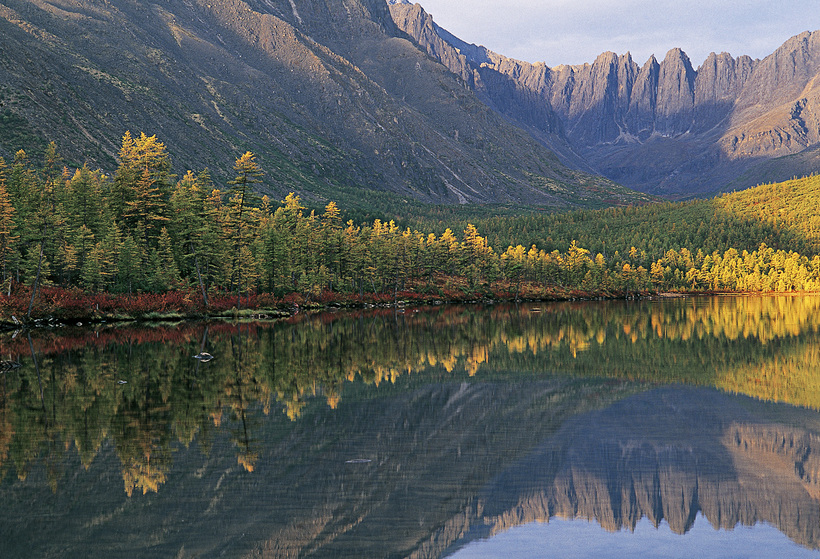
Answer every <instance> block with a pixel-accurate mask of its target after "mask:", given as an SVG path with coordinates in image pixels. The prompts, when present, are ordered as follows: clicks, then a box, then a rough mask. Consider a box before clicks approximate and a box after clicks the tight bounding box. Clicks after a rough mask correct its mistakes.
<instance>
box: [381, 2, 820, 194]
mask: <svg viewBox="0 0 820 559" xmlns="http://www.w3.org/2000/svg"><path fill="white" fill-rule="evenodd" d="M390 9H391V12H392V14H393V18H394V20H395V21H396V24H397V25H398V26H399V27H400V28H401V29H402V30H404V31H405V32H406V33H408V34H409V35H410V36H412V37H413V38H414V40H415V41H417V42H418V43H419V45H420V46H421V47H422V48H425V49H426V50H427V52H428V54H430V55H431V56H433V57H434V58H436V59H437V60H439V61H440V62H442V64H444V65H446V66H447V67H448V68H449V69H450V70H451V71H452V72H453V73H455V74H456V75H457V76H459V77H460V78H461V79H462V80H463V81H464V82H465V83H466V84H468V85H469V86H470V87H471V88H473V89H474V90H475V91H476V92H478V93H479V95H480V96H481V97H482V99H485V100H489V103H488V104H489V105H490V106H491V107H493V108H494V109H495V110H496V111H498V112H500V113H501V114H503V115H505V116H507V117H508V118H511V119H513V120H514V121H516V122H517V123H519V124H521V125H523V126H525V127H527V128H528V129H532V128H535V129H537V130H538V131H539V132H540V133H541V134H542V135H536V137H538V138H539V139H540V140H541V141H542V142H543V143H544V144H545V145H548V146H550V148H551V149H553V150H554V151H556V153H558V154H559V155H561V156H562V157H564V160H565V161H566V162H567V163H569V164H571V165H573V164H574V165H576V166H578V163H577V159H576V158H574V157H573V154H574V155H579V156H580V157H581V158H582V159H583V160H584V162H585V163H586V164H588V165H589V166H590V167H591V168H592V169H594V170H596V171H597V172H600V173H602V174H603V175H605V176H607V177H609V178H611V179H613V180H616V181H619V182H621V183H623V184H625V185H627V186H630V187H634V188H637V189H640V190H644V191H647V192H654V193H659V194H665V195H668V196H672V197H686V196H692V195H700V194H705V193H709V192H713V191H716V190H721V189H726V188H729V187H730V185H731V187H737V186H751V185H752V184H755V182H757V179H758V178H761V177H762V175H763V173H762V172H757V173H756V172H755V168H756V166H758V165H760V164H761V163H763V162H765V161H767V160H770V159H772V158H776V157H781V156H788V155H794V154H799V153H801V152H803V151H805V150H807V149H811V148H812V147H814V146H816V145H817V144H818V143H820V119H819V117H818V115H820V79H818V77H820V32H815V33H808V32H807V33H803V34H801V35H799V36H797V37H793V38H792V39H790V40H788V41H787V42H786V43H784V44H783V46H781V47H780V48H779V49H778V50H777V51H776V52H775V53H773V54H772V55H770V56H768V57H766V58H765V59H763V60H752V59H751V58H749V57H748V56H740V57H738V58H733V57H732V56H730V55H729V54H726V53H722V54H714V53H713V54H711V55H710V56H709V57H708V58H707V60H706V61H705V62H704V63H703V64H702V65H701V66H700V67H699V68H697V69H695V68H694V67H693V66H692V63H691V61H690V60H689V58H688V57H687V56H686V54H685V53H684V52H683V51H681V50H680V49H673V50H671V51H669V52H668V53H667V54H666V56H665V57H664V59H663V60H662V61H660V62H658V60H657V59H655V57H654V56H653V57H650V59H649V60H648V61H646V63H644V64H643V65H642V66H639V65H638V64H637V63H636V62H635V61H634V60H633V59H632V57H631V56H630V54H629V53H627V54H625V55H617V54H615V53H612V52H607V53H604V54H602V55H600V56H599V57H598V58H597V59H596V60H595V61H594V62H593V63H592V64H584V65H580V66H558V67H556V68H548V67H546V66H545V65H544V64H530V63H526V62H521V61H516V60H511V59H509V58H506V57H503V56H501V55H498V54H495V53H492V52H489V51H487V49H484V48H482V47H476V46H474V45H466V44H465V43H464V42H463V41H460V40H458V39H456V38H454V37H453V36H452V35H451V34H449V33H447V32H446V31H444V30H442V29H440V28H439V27H437V26H436V25H435V23H434V22H433V21H432V19H431V17H430V16H429V15H428V14H426V13H425V12H424V10H423V9H422V8H421V7H420V6H419V5H414V6H411V5H407V4H396V5H392V6H391V7H390ZM562 142H565V145H566V146H567V147H564V145H562ZM801 161H802V160H801V159H799V158H795V160H794V164H793V165H792V166H791V167H790V170H791V171H792V173H791V174H789V175H788V176H785V177H782V178H789V177H791V176H792V174H800V173H805V172H810V171H812V170H813V169H811V168H810V165H809V164H804V163H801ZM763 178H765V180H771V178H772V177H769V176H766V177H763Z"/></svg>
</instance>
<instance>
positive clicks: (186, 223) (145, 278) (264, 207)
mask: <svg viewBox="0 0 820 559" xmlns="http://www.w3.org/2000/svg"><path fill="white" fill-rule="evenodd" d="M234 170H235V173H236V174H235V177H234V178H233V179H232V180H230V181H227V182H226V184H225V188H224V190H223V189H220V188H218V187H217V185H216V184H215V183H214V180H213V178H212V177H211V175H210V174H209V172H208V171H207V170H204V171H201V172H199V173H194V172H192V171H188V172H187V173H185V174H184V175H183V176H182V177H177V176H176V175H174V174H173V173H172V169H171V163H170V159H169V155H168V153H167V151H166V148H165V146H164V144H163V143H162V142H160V141H159V140H157V138H156V136H146V135H145V134H144V133H143V134H140V136H138V137H135V136H132V135H131V134H130V133H126V134H125V136H124V137H123V139H122V146H121V148H120V151H119V165H118V167H117V169H116V171H115V172H114V173H113V175H112V176H108V175H106V174H105V173H103V172H102V171H100V170H91V169H89V168H88V167H87V166H83V167H81V168H77V169H74V170H73V171H72V170H69V169H68V167H66V166H65V165H64V164H63V163H62V160H61V157H60V155H59V153H58V151H57V147H56V145H55V144H54V143H51V144H50V145H49V146H48V149H47V150H46V153H45V157H44V161H43V165H42V167H40V168H36V167H35V165H34V164H33V163H32V162H31V161H30V160H29V158H28V156H27V155H26V153H25V151H22V150H21V151H19V152H17V154H16V155H15V157H14V160H13V161H12V162H11V163H10V164H7V163H6V162H5V161H3V160H2V159H1V158H0V280H2V291H3V292H4V293H5V294H6V295H9V294H11V293H12V291H13V290H15V288H16V287H17V286H33V288H34V294H36V290H37V287H38V286H44V285H53V286H60V287H65V288H80V289H83V290H86V291H88V292H111V293H144V292H164V291H169V290H176V289H188V290H191V291H193V290H196V291H197V292H198V293H199V294H200V297H201V299H202V301H203V302H204V303H205V305H207V304H208V300H209V296H210V294H213V293H214V292H221V293H226V292H230V293H234V294H235V296H236V299H237V305H239V306H241V304H242V297H243V295H245V294H250V293H271V294H274V295H276V296H285V295H287V294H291V293H299V294H301V295H303V296H304V297H306V298H308V299H311V298H318V297H320V296H322V294H326V293H338V294H356V295H360V296H361V295H364V294H365V293H368V294H374V293H376V294H385V293H387V294H393V295H394V296H395V295H397V294H398V293H399V292H402V291H416V292H418V291H421V292H429V293H438V294H446V293H448V292H453V290H455V291H460V292H462V293H506V294H508V295H514V296H516V297H533V298H535V297H544V296H549V295H550V294H554V293H556V292H558V291H562V290H563V291H564V292H565V291H566V290H584V291H587V292H596V293H624V292H645V291H650V290H718V291H743V292H745V291H756V292H760V291H817V290H820V256H817V255H813V256H806V255H805V254H804V253H802V252H800V249H802V250H803V251H806V250H809V249H814V248H816V245H817V242H815V238H814V237H813V236H812V235H810V234H808V233H806V232H803V233H801V232H800V231H798V230H797V229H796V228H795V227H794V226H793V225H794V223H802V224H803V225H804V227H809V228H810V229H811V231H813V230H814V229H812V228H817V229H818V230H819V231H820V228H818V227H817V223H816V221H817V219H816V218H812V217H807V218H806V219H800V217H799V213H795V212H798V211H803V212H805V211H806V210H805V209H800V210H795V209H792V210H789V211H790V212H792V213H787V212H786V209H785V208H784V207H780V206H777V204H778V203H775V202H768V203H769V204H770V205H772V204H774V205H775V206H777V207H774V209H772V210H771V211H769V212H768V214H766V213H765V212H763V210H761V209H760V207H762V206H763V205H764V204H765V203H766V202H765V201H766V200H768V198H769V197H770V196H772V193H771V192H768V191H766V192H762V191H761V192H755V193H754V196H756V197H757V198H756V200H757V203H756V204H755V205H754V207H755V208H757V209H756V210H755V211H757V214H750V212H748V211H746V212H745V214H744V213H743V212H741V211H739V210H738V209H737V208H735V207H734V206H737V205H738V203H737V202H736V200H735V198H731V197H724V198H723V199H718V202H715V201H712V202H710V203H712V204H720V205H721V207H722V208H723V210H722V212H719V214H720V215H718V213H716V214H715V215H716V216H717V217H715V220H717V221H716V222H717V223H719V224H723V229H722V230H721V231H723V232H721V231H715V227H714V226H713V224H706V223H704V222H703V221H702V220H701V221H700V222H699V224H698V225H697V226H694V225H693V224H691V223H688V222H687V220H686V218H685V215H686V212H687V211H694V210H693V209H692V208H693V207H694V206H695V205H696V204H700V202H698V203H686V204H677V205H676V204H658V205H653V206H649V207H647V208H630V209H613V210H604V211H598V212H594V213H590V212H580V213H574V214H556V215H551V216H540V217H538V216H535V217H534V216H527V217H521V218H504V219H507V220H517V221H515V222H514V223H515V224H516V227H519V228H521V227H524V229H527V228H528V227H529V228H530V229H533V228H541V227H542V228H543V229H542V230H541V231H540V233H538V235H536V237H535V238H537V239H540V246H539V245H538V244H536V243H533V244H526V245H525V244H516V243H514V242H511V243H510V244H509V245H508V246H507V248H506V249H501V248H498V249H496V248H494V247H493V244H492V243H491V242H490V241H489V240H488V237H487V236H482V234H481V233H480V232H479V229H478V228H477V227H476V226H475V225H473V224H472V223H469V222H468V223H466V224H464V225H463V230H461V231H458V232H454V231H453V230H452V229H450V228H445V229H444V230H443V231H442V232H440V233H438V234H436V233H432V232H422V231H419V230H418V229H416V228H410V227H403V228H401V227H399V226H398V225H397V224H396V223H395V221H392V220H389V221H388V220H385V221H382V220H380V219H375V220H373V221H372V222H368V223H358V224H357V223H354V222H353V221H352V220H347V221H345V220H344V219H343V217H342V212H341V210H340V208H339V207H338V206H337V205H336V203H335V202H333V201H331V202H328V203H327V204H326V206H325V207H324V210H323V211H321V210H319V211H317V210H312V211H309V210H308V209H307V207H306V206H305V205H304V203H303V202H302V200H301V199H300V197H299V196H297V195H295V194H293V193H291V194H289V195H287V196H286V197H285V199H284V200H282V201H281V202H279V203H273V202H271V200H270V199H269V198H268V197H261V198H260V197H259V196H258V194H257V193H256V191H255V185H256V184H257V183H259V182H261V180H262V177H263V174H264V172H263V170H262V169H261V167H260V166H259V164H258V162H257V161H256V158H255V156H254V154H252V153H250V152H246V153H244V154H243V155H241V156H240V157H238V158H237V160H236V163H235V166H234ZM806 181H809V183H810V184H809V186H812V187H813V186H815V183H818V182H820V181H818V180H816V179H815V178H812V179H806ZM812 181H813V182H812ZM797 187H799V188H800V189H802V190H800V192H806V191H810V190H811V189H807V187H806V185H805V184H804V183H798V184H797V186H795V185H793V184H791V183H789V184H787V185H785V186H783V185H779V186H777V185H775V186H770V187H769V189H770V190H771V189H775V190H777V189H779V190H778V191H780V192H782V191H783V190H784V189H794V188H797ZM783 198H786V197H784V196H781V197H780V198H778V199H780V200H782V199H783ZM813 199H814V198H811V200H813ZM800 200H801V204H800V208H805V207H806V206H805V204H806V203H808V202H807V200H809V198H807V197H806V196H803V197H802V198H800ZM809 201H810V200H809ZM733 204H734V206H733ZM779 204H781V206H782V204H783V202H779ZM733 208H734V209H733ZM681 212H683V214H682V213H681ZM761 212H763V213H761ZM645 214H649V215H645ZM741 214H742V215H741ZM769 214H774V215H776V217H775V218H773V219H768V218H767V217H766V215H769ZM728 215H740V217H737V219H736V220H735V221H732V220H730V219H728V218H726V217H725V216H728ZM793 215H797V216H798V217H789V216H793ZM652 216H654V220H653V219H650V218H652ZM778 219H779V220H780V221H778ZM669 220H676V221H674V222H672V223H671V224H670V223H668V221H669ZM784 220H785V221H786V225H789V226H788V227H784V226H783V223H782V222H783V221H784ZM637 222H640V224H641V225H640V227H643V228H644V229H646V228H649V229H646V230H645V231H643V230H641V232H640V236H639V237H636V238H634V239H632V240H634V244H632V245H630V246H629V248H626V246H627V245H626V244H624V241H625V240H627V239H628V238H627V237H625V236H624V235H622V234H612V230H615V229H617V230H623V228H624V225H623V224H626V225H627V226H628V225H629V224H630V223H633V224H635V223H637ZM735 222H737V223H741V222H742V223H746V224H747V225H744V226H742V227H739V228H737V229H736V230H735V229H732V227H731V224H732V223H735ZM585 223H586V224H588V225H584V224H585ZM658 223H661V224H662V226H659V225H658ZM591 224H595V225H594V226H592V225H591ZM485 225H491V226H495V227H498V230H497V231H494V232H491V235H494V236H495V238H496V239H497V238H498V235H499V231H501V230H504V229H505V227H506V228H507V229H508V230H510V228H511V226H510V222H507V221H503V220H501V221H497V222H493V221H485ZM610 226H611V227H612V229H610ZM636 227H637V226H636ZM658 227H661V229H662V230H663V231H664V232H665V233H660V232H658V234H657V238H660V239H662V240H663V239H666V241H664V243H665V244H664V243H660V244H659V241H657V239H656V237H655V236H654V234H653V232H652V231H653V229H652V228H655V229H657V228H658ZM744 227H745V228H744ZM751 227H757V229H758V230H759V231H760V232H761V233H760V234H759V235H749V234H746V233H748V228H751ZM459 229H460V227H459ZM512 229H514V227H512ZM724 229H725V231H724ZM563 230H566V231H568V232H567V233H566V234H564V233H560V231H563ZM676 230H677V231H679V233H677V235H678V236H677V237H675V231H676ZM778 231H779V232H780V233H779V234H778V235H775V234H774V233H775V232H778ZM807 231H808V230H807ZM590 232H592V233H594V236H595V240H592V238H591V237H590V234H591V233H590ZM699 232H700V233H699ZM573 233H574V234H573ZM724 233H725V235H724V236H725V237H726V239H729V240H724V242H723V244H721V243H719V242H714V241H709V239H713V240H714V239H715V238H718V237H720V235H722V234H724ZM809 233H810V231H809ZM519 234H520V235H521V237H522V238H529V237H528V233H527V231H525V230H520V231H519ZM726 235H728V236H726ZM733 235H734V236H733ZM737 235H745V236H744V237H743V239H742V242H741V240H740V239H738V245H739V246H738V248H736V247H735V246H731V245H730V244H728V243H730V242H733V241H731V239H734V238H735V237H736V236H737ZM818 236H820V235H818ZM554 238H560V240H561V242H562V243H563V242H565V243H566V244H564V245H563V247H568V248H565V249H563V248H550V247H551V246H556V245H555V244H554ZM578 238H580V239H585V240H586V241H588V242H590V243H591V245H590V246H599V247H600V249H601V250H600V251H598V252H596V253H593V252H591V251H590V250H589V249H588V248H585V247H584V245H583V243H579V242H577V240H576V239H578ZM669 238H672V239H676V240H677V241H680V244H677V245H676V246H674V248H667V247H670V246H671V245H670V242H669V241H668V239H669ZM750 238H751V239H752V240H753V241H754V240H756V239H762V240H761V242H760V244H759V245H757V246H755V247H749V248H742V249H741V248H739V247H741V246H746V245H748V243H749V239H750ZM767 240H768V241H771V242H772V243H774V247H772V246H770V245H769V244H767V243H766V241H767ZM687 241H689V242H692V243H698V242H702V243H703V245H702V246H698V245H697V244H694V245H687V244H685V242H687ZM627 242H628V240H627ZM653 243H654V244H653ZM619 245H620V246H622V247H623V251H621V250H618V249H615V250H614V251H612V252H610V251H611V250H612V249H613V248H615V247H616V246H619ZM718 245H720V246H721V248H720V250H718V249H714V250H712V251H708V247H710V246H718ZM790 245H791V246H793V247H796V248H797V249H798V250H797V251H795V250H791V249H787V248H783V247H784V246H790ZM496 246H499V245H497V244H496ZM501 246H503V245H501ZM607 246H609V247H610V249H609V250H608V249H607V248H606V247H607ZM645 246H649V247H650V248H649V250H647V249H646V248H636V247H645ZM704 246H705V247H707V248H706V249H704ZM661 249H663V251H662V252H661ZM707 251H708V252H707ZM32 300H33V295H32Z"/></svg>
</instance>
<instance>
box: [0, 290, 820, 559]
mask: <svg viewBox="0 0 820 559" xmlns="http://www.w3.org/2000/svg"><path fill="white" fill-rule="evenodd" d="M203 351H204V352H208V353H209V354H211V355H213V359H211V360H207V359H195V358H194V357H193V356H194V355H197V354H200V353H201V352H203ZM0 358H2V359H3V360H4V363H5V366H4V372H2V373H0V557H3V558H6V557H15V558H17V557H20V558H25V557H37V558H44V557H45V558H48V557H113V558H118V557H123V558H125V557H127V558H133V557H150V558H155V557H177V558H188V557H191V558H192V557H253V558H259V557H366V558H369V557H413V558H428V557H430V558H435V557H457V558H476V557H522V558H523V557H629V556H635V557H647V556H651V557H692V556H698V557H774V556H781V557H803V556H805V557H820V551H819V549H820V412H818V409H820V297H812V296H795V297H713V298H706V297H704V298H681V299H662V300H652V301H640V302H623V301H620V302H602V303H556V304H546V303H542V304H527V305H519V306H514V305H496V306H468V307H456V306H440V307H432V308H422V309H405V310H399V311H394V310H387V311H368V312H359V313H347V312H338V313H325V314H321V315H314V316H306V315H297V316H296V317H294V318H293V319H291V320H288V321H285V322H276V323H243V324H224V323H210V324H205V323H183V324H179V325H175V326H173V327H168V326H156V327H150V328H146V327H139V328H137V327H124V326H119V327H99V328H94V329H89V328H83V327H76V328H59V329H53V330H43V331H35V332H31V333H28V332H17V333H8V334H4V335H2V336H0ZM9 363H14V364H17V363H19V366H12V365H10V364H9Z"/></svg>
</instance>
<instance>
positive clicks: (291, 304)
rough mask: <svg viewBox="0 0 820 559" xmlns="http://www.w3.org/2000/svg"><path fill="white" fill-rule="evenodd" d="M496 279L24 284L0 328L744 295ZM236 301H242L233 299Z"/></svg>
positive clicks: (2, 303) (3, 299)
mask: <svg viewBox="0 0 820 559" xmlns="http://www.w3.org/2000/svg"><path fill="white" fill-rule="evenodd" d="M509 287H510V286H509V285H505V284H497V285H493V286H491V287H487V286H482V287H481V288H478V289H473V290H470V289H464V288H463V287H461V286H460V287H459V288H457V289H451V288H447V287H445V288H433V289H429V288H428V289H427V290H426V291H425V290H404V291H395V292H390V293H364V294H361V295H360V294H350V293H336V292H327V291H324V292H321V293H318V294H315V295H312V296H306V295H304V294H300V293H289V294H287V295H285V296H283V297H275V296H273V295H270V294H267V293H260V294H255V293H252V294H243V295H242V297H241V301H238V300H237V296H236V294H235V293H231V294H229V293H224V292H220V293H212V294H211V295H210V296H209V299H208V305H207V306H206V305H205V304H204V302H203V299H202V294H201V292H197V291H194V290H178V291H169V292H166V293H140V294H131V295H129V294H109V293H85V292H82V291H80V290H72V289H63V288H53V287H49V288H42V289H40V290H39V292H38V294H37V296H36V297H35V299H34V304H33V305H31V314H30V316H27V314H28V307H29V305H30V304H31V292H30V291H29V290H28V289H25V288H21V289H19V290H18V291H17V292H16V293H13V294H12V295H10V296H9V295H0V330H18V329H23V328H39V327H58V326H63V325H72V326H76V325H88V324H100V323H116V322H178V321H184V320H204V319H210V320H240V319H241V320H275V319H283V318H288V317H291V316H293V315H295V314H298V313H300V312H318V311H323V310H331V309H367V308H394V307H416V306H425V305H432V306H435V305H445V304H470V303H484V304H495V303H508V302H522V303H524V302H558V301H602V300H615V299H670V298H680V297H688V296H696V295H697V296H705V295H739V296H742V295H749V294H750V293H740V292H731V293H728V292H717V291H673V292H670V291H661V292H650V291H629V292H622V291H601V290H593V291H586V290H582V289H571V288H564V287H560V286H550V287H544V286H543V285H537V286H536V285H522V286H519V287H518V289H514V290H513V289H509ZM237 303H239V304H237Z"/></svg>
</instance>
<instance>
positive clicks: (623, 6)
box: [411, 0, 820, 68]
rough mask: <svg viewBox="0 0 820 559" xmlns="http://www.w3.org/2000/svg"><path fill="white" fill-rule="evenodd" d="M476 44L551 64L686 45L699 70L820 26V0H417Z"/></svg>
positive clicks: (639, 56)
mask: <svg viewBox="0 0 820 559" xmlns="http://www.w3.org/2000/svg"><path fill="white" fill-rule="evenodd" d="M411 1H415V2H418V3H419V4H421V5H422V7H423V8H424V9H425V11H426V12H428V13H429V14H431V15H432V16H433V19H434V20H435V22H436V23H437V24H438V25H440V26H441V27H443V28H445V29H446V30H448V31H449V32H451V33H452V34H453V35H455V36H456V37H458V38H460V39H462V40H463V41H466V42H468V43H475V44H478V45H483V46H485V47H487V48H489V49H490V50H492V51H495V52H497V53H499V54H502V55H504V56H507V57H510V58H516V59H519V60H525V61H527V62H546V64H547V66H550V67H555V66H558V65H560V64H583V63H585V62H589V63H592V62H594V61H595V58H596V57H597V56H598V55H599V54H601V53H602V52H606V51H614V52H616V53H617V54H625V53H626V52H631V53H632V58H633V59H634V60H635V62H637V63H638V64H639V65H643V63H644V62H646V61H647V60H648V59H649V56H650V55H652V54H654V55H655V57H656V58H657V59H658V60H662V59H663V57H664V56H665V55H666V53H667V51H669V50H670V49H672V48H675V47H680V48H681V49H683V51H684V52H686V54H688V55H689V59H690V60H691V61H692V64H693V66H694V67H695V68H697V67H698V66H699V65H700V64H701V63H702V62H703V61H704V60H705V59H706V57H707V56H708V55H709V53H710V52H713V51H714V52H717V53H720V52H728V53H730V54H731V55H732V56H734V57H738V56H740V55H744V54H746V55H749V56H751V57H752V58H764V57H766V56H767V55H769V54H771V53H772V52H774V51H775V50H776V49H777V48H778V47H779V46H780V45H782V44H783V43H784V42H786V41H787V40H788V39H789V38H790V37H793V36H794V35H798V34H799V33H802V32H803V31H815V30H818V29H820V1H819V0H734V1H723V0H681V1H672V0H586V1H585V0H411Z"/></svg>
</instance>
